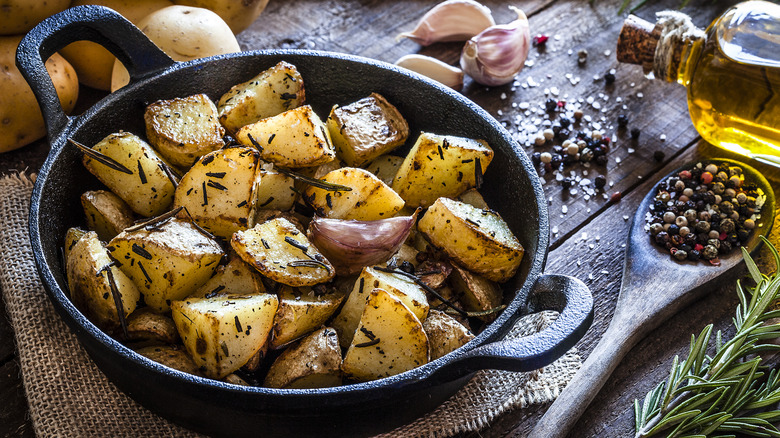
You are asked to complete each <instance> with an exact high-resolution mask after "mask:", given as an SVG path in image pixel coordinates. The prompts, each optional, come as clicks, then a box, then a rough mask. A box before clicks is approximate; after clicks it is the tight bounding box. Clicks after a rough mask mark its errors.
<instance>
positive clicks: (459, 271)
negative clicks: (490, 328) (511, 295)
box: [450, 264, 504, 322]
mask: <svg viewBox="0 0 780 438" xmlns="http://www.w3.org/2000/svg"><path fill="white" fill-rule="evenodd" d="M452 267H453V271H452V275H451V276H450V279H451V283H452V288H453V289H454V291H455V294H456V295H458V296H459V297H460V301H461V302H462V303H463V305H464V306H465V307H466V310H468V311H470V312H482V311H485V310H491V309H495V308H497V307H498V306H500V305H501V303H503V300H504V292H503V291H502V290H501V288H500V287H498V285H497V284H496V283H494V282H493V281H490V280H488V279H487V278H485V277H482V276H480V275H477V274H473V273H471V272H469V271H468V270H466V269H463V268H462V267H460V266H458V265H457V264H453V265H452ZM497 316H498V314H497V313H491V314H489V315H483V316H480V317H479V318H480V319H481V320H483V321H488V322H490V321H493V320H494V319H496V317H497Z"/></svg>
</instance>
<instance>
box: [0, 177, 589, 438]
mask: <svg viewBox="0 0 780 438" xmlns="http://www.w3.org/2000/svg"><path fill="white" fill-rule="evenodd" d="M34 178H35V175H26V174H14V175H8V176H3V177H2V178H0V241H1V242H5V243H4V248H3V251H2V254H0V287H2V291H3V299H4V300H5V305H6V310H7V311H8V315H9V317H10V321H11V325H12V326H13V328H14V332H15V335H16V345H17V348H18V351H19V362H20V366H21V371H22V378H23V382H24V387H25V391H26V394H27V400H28V403H29V409H30V417H31V419H32V423H33V427H34V429H35V432H36V434H37V435H38V436H41V437H55V436H56V437H59V436H79V437H142V436H143V437H152V436H165V437H192V436H199V435H198V434H196V433H194V432H191V431H189V430H187V429H184V428H182V427H180V426H177V425H175V424H173V423H171V422H169V421H167V420H165V419H163V418H161V417H159V416H157V415H155V414H153V413H152V412H150V411H148V410H146V409H145V408H143V407H141V406H140V405H138V404H137V403H136V402H134V401H133V400H132V399H131V398H130V397H128V396H126V395H125V394H123V393H122V392H120V391H119V390H118V389H117V388H116V387H114V385H113V384H111V383H110V382H109V381H108V380H107V379H106V377H105V376H104V375H103V373H101V372H100V371H99V370H98V368H97V367H96V366H95V364H94V363H93V362H92V360H91V359H90V358H89V357H88V356H87V354H86V352H85V351H84V350H83V349H82V348H81V346H80V345H79V343H78V341H77V340H76V337H75V336H74V335H73V334H72V333H71V332H70V330H69V329H68V327H67V326H66V325H65V323H63V322H62V321H61V320H60V318H59V317H58V315H57V314H56V313H55V311H54V307H53V306H52V304H51V303H50V302H49V299H48V298H47V297H46V295H45V292H44V290H43V287H42V285H41V283H40V280H39V278H38V275H37V274H36V272H37V271H36V269H35V262H34V261H33V256H32V250H31V248H30V242H29V238H28V236H27V214H28V209H29V204H30V193H31V191H32V186H33V180H34ZM74 208H79V207H78V206H74ZM554 319H555V314H554V313H552V312H545V313H540V314H537V315H531V316H528V317H526V318H524V319H523V320H522V321H520V322H519V323H518V324H517V325H516V326H515V327H514V329H513V331H512V332H511V335H510V336H516V337H520V336H526V335H528V334H530V333H534V332H536V331H538V330H540V329H541V328H542V327H544V326H546V325H548V324H549V323H550V322H552V321H553V320H554ZM580 364H581V363H580V358H579V356H578V355H577V353H576V352H575V351H570V352H569V353H568V354H567V355H565V356H564V357H563V358H561V359H559V360H558V361H557V362H555V363H554V364H552V365H550V366H548V367H545V368H544V369H542V370H540V371H535V372H531V373H513V372H503V371H482V372H479V373H478V374H477V375H476V376H475V377H474V379H472V380H471V382H469V383H468V384H467V385H466V386H465V387H464V388H463V389H462V390H461V391H460V392H458V393H457V394H456V395H455V396H453V397H452V398H451V399H450V400H448V401H447V402H446V403H444V404H443V405H442V406H440V407H439V408H438V409H436V410H435V411H434V412H431V413H429V414H428V415H426V416H424V417H422V418H420V419H418V420H417V421H415V422H413V423H411V424H408V425H406V426H403V427H400V428H398V429H396V430H394V431H392V432H389V433H387V434H385V435H384V436H393V437H396V436H409V437H412V436H415V437H416V436H428V437H443V436H451V435H455V434H458V433H463V432H469V431H476V430H479V429H482V428H484V427H486V426H488V425H489V424H490V422H491V421H492V420H493V419H495V418H496V417H497V416H498V415H500V414H501V413H502V412H505V411H507V410H509V409H516V408H522V407H525V406H528V405H531V404H536V403H545V402H549V401H552V400H553V399H554V398H555V397H556V396H557V395H558V393H559V392H560V391H561V389H563V387H564V386H565V385H566V383H568V382H569V380H570V379H571V377H572V376H573V375H574V373H575V372H576V371H577V370H578V369H579V367H580Z"/></svg>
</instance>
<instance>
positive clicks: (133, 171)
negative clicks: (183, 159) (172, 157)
mask: <svg viewBox="0 0 780 438" xmlns="http://www.w3.org/2000/svg"><path fill="white" fill-rule="evenodd" d="M92 149H93V150H95V151H97V152H99V153H101V154H103V155H105V156H107V157H109V158H111V159H113V160H114V161H116V162H117V163H119V164H121V165H122V166H124V167H125V168H126V169H127V170H129V171H130V173H129V174H128V173H126V172H121V171H118V170H114V169H112V168H110V167H108V166H106V165H105V164H103V163H100V162H98V161H96V160H94V159H93V158H90V157H89V156H87V155H84V157H83V159H82V162H83V163H84V166H85V167H86V168H87V170H89V171H90V173H92V174H93V175H95V176H96V177H97V179H99V180H100V182H102V183H103V184H105V185H106V186H107V187H108V188H109V189H110V190H111V191H112V192H113V193H114V194H115V195H117V196H119V197H120V198H122V200H124V201H125V202H126V203H127V205H129V206H130V208H131V209H132V210H133V211H134V212H136V213H138V214H140V215H141V216H157V215H159V214H162V213H164V212H165V211H167V210H168V207H169V206H170V205H171V201H173V193H174V189H175V187H174V185H173V183H172V182H171V180H170V179H169V178H168V175H167V174H166V173H165V171H164V170H163V167H164V166H167V164H166V163H165V162H164V161H163V160H162V158H160V156H159V155H157V152H155V151H154V149H152V147H151V146H149V144H147V143H146V142H145V141H143V140H142V139H141V138H140V137H138V136H137V135H134V134H131V133H129V132H119V133H116V134H109V135H108V136H107V137H106V138H104V139H103V140H101V141H100V142H98V144H96V145H95V146H93V147H92Z"/></svg>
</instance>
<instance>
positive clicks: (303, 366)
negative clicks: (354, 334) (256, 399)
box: [263, 327, 341, 388]
mask: <svg viewBox="0 0 780 438" xmlns="http://www.w3.org/2000/svg"><path fill="white" fill-rule="evenodd" d="M339 385H341V348H340V347H339V340H338V336H337V335H336V331H335V330H333V329H332V328H328V327H323V328H321V329H320V330H317V331H316V332H314V333H311V334H310V335H308V336H306V337H305V338H303V339H301V340H300V341H298V342H296V343H295V344H293V345H291V346H290V347H289V348H287V349H286V350H284V352H282V354H280V355H279V357H278V358H277V359H276V360H275V361H274V363H273V364H272V365H271V368H270V369H269V370H268V374H266V376H265V381H264V382H263V386H267V387H269V388H328V387H331V386H339Z"/></svg>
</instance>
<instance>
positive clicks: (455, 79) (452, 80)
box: [395, 54, 463, 91]
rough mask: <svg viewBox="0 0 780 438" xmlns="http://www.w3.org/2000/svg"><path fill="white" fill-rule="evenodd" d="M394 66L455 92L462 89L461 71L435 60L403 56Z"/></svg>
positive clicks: (416, 56)
mask: <svg viewBox="0 0 780 438" xmlns="http://www.w3.org/2000/svg"><path fill="white" fill-rule="evenodd" d="M395 65H397V66H399V67H403V68H407V69H409V70H411V71H413V72H415V73H419V74H421V75H423V76H427V77H429V78H431V79H433V80H435V81H438V82H440V83H442V84H444V85H446V86H448V87H450V88H453V89H455V90H457V91H460V90H461V89H462V88H463V71H462V70H461V69H459V68H457V67H453V66H451V65H449V64H446V63H444V62H442V61H439V60H438V59H436V58H432V57H430V56H425V55H417V54H412V55H405V56H402V57H401V58H399V59H398V61H396V62H395Z"/></svg>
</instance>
